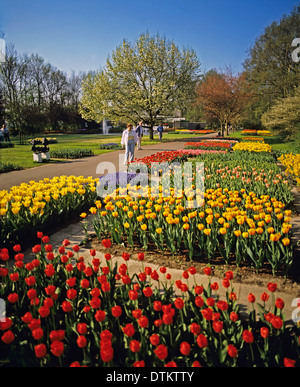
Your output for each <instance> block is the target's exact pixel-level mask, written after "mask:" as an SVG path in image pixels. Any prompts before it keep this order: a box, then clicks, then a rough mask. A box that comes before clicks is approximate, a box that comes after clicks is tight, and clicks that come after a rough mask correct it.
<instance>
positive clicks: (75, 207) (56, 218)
mask: <svg viewBox="0 0 300 387" xmlns="http://www.w3.org/2000/svg"><path fill="white" fill-rule="evenodd" d="M95 191H96V188H95V179H93V178H91V177H90V178H83V177H82V176H79V177H75V176H60V177H54V178H53V179H49V178H45V179H44V180H41V181H38V182H36V181H30V182H29V183H28V184H25V183H23V184H21V185H19V186H14V187H12V188H11V189H10V190H9V191H7V190H2V191H0V239H1V247H4V246H7V245H11V244H13V243H20V242H22V241H23V240H26V238H28V237H29V236H30V235H32V234H33V232H34V230H37V229H44V228H46V227H49V226H50V225H55V224H56V223H57V222H64V221H65V220H67V219H68V217H71V216H73V215H76V214H77V215H78V211H80V210H81V209H82V208H85V207H86V206H88V205H89V203H90V204H91V203H92V202H93V201H94V200H95V199H96V192H95Z"/></svg>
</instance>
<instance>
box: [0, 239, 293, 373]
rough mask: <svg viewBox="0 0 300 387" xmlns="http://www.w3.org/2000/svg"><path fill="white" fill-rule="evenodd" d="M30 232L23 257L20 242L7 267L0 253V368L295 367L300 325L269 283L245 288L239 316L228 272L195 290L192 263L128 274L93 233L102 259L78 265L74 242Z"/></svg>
mask: <svg viewBox="0 0 300 387" xmlns="http://www.w3.org/2000/svg"><path fill="white" fill-rule="evenodd" d="M38 237H39V238H41V240H40V244H38V245H35V246H34V247H33V248H32V251H33V253H34V258H33V259H32V261H30V262H28V263H26V264H25V263H24V262H23V254H22V253H21V246H20V245H16V246H14V254H15V256H14V258H15V265H14V266H13V267H12V268H9V267H8V265H7V266H5V261H6V262H7V259H8V253H7V251H6V250H5V249H2V250H1V254H0V258H1V260H2V262H3V263H4V265H3V267H1V269H0V274H1V286H0V297H1V298H2V299H3V300H5V303H6V316H5V318H3V319H1V321H0V364H1V366H8V367H10V366H15V367H16V366H22V367H30V366H37V367H38V366H41V367H43V366H45V367H59V366H61V367H78V366H93V367H106V366H113V367H123V366H125V367H162V366H167V367H176V366H178V367H180V366H181V367H191V366H193V367H199V366H206V367H215V366H224V367H232V366H236V367H239V366H241V367H245V366H247V367H253V366H261V367H264V366H266V367H284V366H285V367H294V366H299V361H300V345H299V335H300V328H299V327H297V326H296V325H293V326H288V325H287V324H286V323H285V320H284V313H283V309H284V300H282V299H281V298H276V297H275V292H276V288H277V285H276V284H275V283H269V284H268V288H267V289H266V291H265V292H263V293H262V294H261V295H260V299H259V300H258V301H256V296H255V295H254V294H251V293H250V294H249V296H248V301H249V313H248V315H247V319H245V318H242V317H241V310H240V306H239V305H238V303H237V295H236V293H235V291H234V287H233V286H234V285H233V273H232V272H231V271H227V272H226V273H225V277H224V279H223V280H222V282H221V284H219V283H217V282H212V280H211V269H210V268H209V267H206V268H205V269H204V273H205V274H206V275H207V276H208V285H207V286H205V287H204V286H203V285H202V284H199V283H197V282H196V269H195V268H194V267H192V266H191V267H190V268H189V269H188V270H187V271H183V272H182V279H181V280H176V281H175V282H174V280H172V277H171V275H170V273H169V272H168V269H167V268H166V267H160V268H157V270H153V269H151V268H150V267H147V266H146V267H144V266H142V270H141V271H140V272H139V273H133V272H131V271H130V265H129V264H128V263H129V262H128V261H129V258H130V256H129V254H127V253H124V254H123V259H124V262H123V263H120V264H117V263H114V264H113V261H112V260H111V255H110V253H109V251H110V250H109V247H110V246H111V241H110V240H108V239H104V240H102V244H103V246H104V247H105V248H106V249H107V250H106V254H104V258H101V259H100V258H96V257H95V256H96V251H94V250H91V251H90V255H91V257H90V258H91V263H87V262H84V260H83V258H82V257H80V248H79V246H77V245H75V246H73V247H72V248H71V247H70V246H69V242H68V241H67V240H64V242H63V244H62V246H61V247H59V249H58V251H52V246H51V244H50V241H49V238H48V237H47V236H44V235H43V234H42V233H40V232H39V233H38ZM138 258H139V260H141V261H143V259H144V254H143V253H140V254H139V256H138ZM142 263H143V264H144V262H142ZM220 287H222V288H224V290H225V292H224V293H226V294H225V296H223V297H220V295H219V289H220ZM174 289H175V290H176V293H174V292H173V291H174ZM257 296H258V295H257Z"/></svg>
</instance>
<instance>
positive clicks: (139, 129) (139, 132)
mask: <svg viewBox="0 0 300 387" xmlns="http://www.w3.org/2000/svg"><path fill="white" fill-rule="evenodd" d="M135 132H136V134H137V138H138V142H137V149H142V148H141V141H142V137H143V122H142V121H140V122H139V124H138V126H137V127H136V128H135Z"/></svg>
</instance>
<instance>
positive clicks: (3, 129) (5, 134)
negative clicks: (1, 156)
mask: <svg viewBox="0 0 300 387" xmlns="http://www.w3.org/2000/svg"><path fill="white" fill-rule="evenodd" d="M2 131H3V136H4V140H5V142H10V138H9V130H8V128H7V127H6V126H5V125H3V126H2Z"/></svg>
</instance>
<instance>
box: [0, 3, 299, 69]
mask: <svg viewBox="0 0 300 387" xmlns="http://www.w3.org/2000/svg"><path fill="white" fill-rule="evenodd" d="M296 5H300V2H299V1H292V0H239V1H237V0H0V32H2V33H4V34H5V42H6V45H8V44H13V45H14V47H15V49H16V50H17V52H18V53H20V54H23V53H27V54H29V55H31V54H38V55H39V56H41V57H42V58H44V60H45V62H50V63H51V64H52V65H53V66H55V67H57V68H58V69H60V70H62V71H64V72H66V73H67V74H69V75H70V74H71V72H72V71H74V72H75V73H79V72H80V71H84V72H87V71H90V70H92V71H95V70H99V69H101V68H102V67H104V66H105V63H106V59H107V57H108V56H109V55H110V54H111V53H112V51H114V50H115V49H116V48H117V47H118V46H119V45H120V44H121V43H122V41H123V40H124V39H126V40H128V41H130V42H131V43H134V42H135V41H136V40H137V39H138V37H139V36H140V34H143V33H145V32H148V33H149V34H150V35H156V34H159V35H160V36H164V37H165V38H167V39H168V40H171V41H173V42H174V43H175V44H176V45H177V46H178V47H179V48H184V47H188V48H192V49H193V50H195V52H196V54H197V56H198V59H199V61H200V63H201V70H202V72H205V71H208V70H210V69H212V68H215V69H217V70H219V69H222V68H223V69H224V67H225V66H230V67H231V68H232V70H233V71H234V72H240V71H242V69H243V66H242V64H243V62H244V60H245V59H246V57H247V55H248V50H249V49H250V48H251V46H252V45H253V44H254V42H255V39H256V38H258V37H259V36H260V35H261V34H262V33H263V32H264V29H265V28H266V27H267V26H268V25H270V24H271V23H272V22H273V21H279V20H280V19H281V17H282V16H283V15H284V14H285V15H288V14H290V13H291V11H292V10H293V8H294V7H295V6H296Z"/></svg>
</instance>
